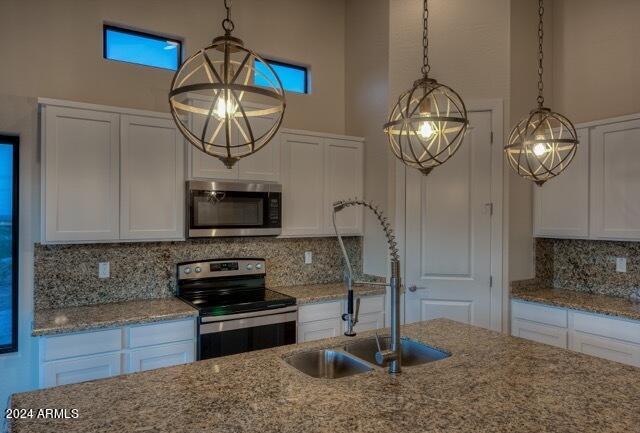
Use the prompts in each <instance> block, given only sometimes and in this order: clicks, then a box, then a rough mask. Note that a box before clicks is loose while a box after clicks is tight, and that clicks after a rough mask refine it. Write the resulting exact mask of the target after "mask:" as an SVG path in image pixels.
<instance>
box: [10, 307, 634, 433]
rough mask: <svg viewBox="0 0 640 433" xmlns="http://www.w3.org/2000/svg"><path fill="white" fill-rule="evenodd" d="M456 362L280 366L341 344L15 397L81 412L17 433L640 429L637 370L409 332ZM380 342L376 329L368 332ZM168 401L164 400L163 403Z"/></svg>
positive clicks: (466, 329)
mask: <svg viewBox="0 0 640 433" xmlns="http://www.w3.org/2000/svg"><path fill="white" fill-rule="evenodd" d="M402 332H403V334H404V335H405V336H408V337H410V338H413V339H415V340H419V341H422V342H424V343H428V344H431V345H433V346H435V347H439V348H442V349H444V350H447V351H449V352H450V353H451V356H450V357H449V358H447V359H444V360H441V361H437V362H433V363H429V364H424V365H420V366H414V367H405V368H404V370H403V372H402V374H400V375H398V376H391V375H389V374H388V373H387V372H386V370H385V369H381V368H375V369H374V370H373V371H370V372H367V373H363V374H359V375H355V376H351V377H347V378H342V379H335V380H323V379H313V378H311V377H309V376H306V375H304V374H303V373H301V372H299V371H297V370H295V369H294V368H293V367H291V366H289V365H288V364H286V363H285V361H284V360H283V357H284V356H287V355H289V354H292V353H295V352H298V351H303V350H309V349H313V348H319V347H331V346H338V345H341V344H342V343H343V342H344V341H345V340H346V339H347V338H348V337H337V338H333V339H330V340H322V341H315V342H309V343H304V344H301V345H295V346H282V347H278V348H274V349H267V350H264V351H259V352H250V353H244V354H239V355H233V356H229V357H224V358H218V359H210V360H205V361H199V362H195V363H192V364H188V365H181V366H176V367H169V368H163V369H159V370H153V371H148V372H144V373H137V374H130V375H126V376H119V377H115V378H110V379H105V380H101V381H94V382H87V383H80V384H75V385H66V386H60V387H57V388H51V389H47V390H40V391H34V392H29V393H21V394H15V395H13V396H12V398H11V401H10V405H11V407H12V408H15V409H19V408H32V409H34V410H36V411H37V409H39V408H52V407H53V408H59V409H65V408H66V409H77V410H78V412H79V418H78V419H54V420H52V419H17V420H11V421H10V428H11V431H12V432H13V433H25V432H29V433H43V432H47V433H52V432H66V433H75V432H78V433H92V432H104V433H106V432H117V433H129V432H142V431H153V432H154V433H162V432H167V433H180V432H185V433H187V432H188V433H204V432H213V433H217V432H220V433H231V432H261V433H271V432H273V433H276V432H277V433H289V432H290V433H304V432H327V433H335V432H362V433H376V432H381V433H382V432H384V433H388V432H403V433H404V432H406V433H412V432H416V433H418V432H420V433H424V432H468V433H482V432H490V433H499V432H504V433H506V432H509V433H511V432H515V431H517V432H531V433H533V432H535V433H539V432H554V433H555V432H559V433H562V432H567V433H568V432H574V433H575V432H580V433H585V432H594V433H596V432H597V433H608V432H611V433H614V432H615V433H620V432H637V431H638V429H639V427H640V411H638V405H637V403H638V395H640V369H637V368H635V367H631V366H627V365H623V364H617V363H614V362H610V361H606V360H603V359H599V358H594V357H590V356H587V355H583V354H580V353H576V352H571V351H567V350H562V349H558V348H554V347H551V346H547V345H542V344H538V343H535V342H532V341H528V340H524V339H519V338H514V337H510V336H508V335H503V334H499V333H496V332H491V331H487V330H484V329H481V328H476V327H472V326H468V325H463V324H460V323H456V322H452V321H449V320H444V319H439V320H433V321H429V322H420V323H415V324H412V325H407V326H404V327H403V329H402ZM363 335H373V331H370V332H367V333H362V334H360V336H363ZM159 397H160V398H159Z"/></svg>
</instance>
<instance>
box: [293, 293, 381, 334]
mask: <svg viewBox="0 0 640 433" xmlns="http://www.w3.org/2000/svg"><path fill="white" fill-rule="evenodd" d="M356 298H357V296H356ZM384 299H385V297H384V295H379V296H365V297H362V298H360V316H359V321H358V323H357V324H356V326H355V331H356V332H362V331H368V330H371V329H380V328H384ZM346 305H347V302H346V301H330V302H319V303H316V304H308V305H302V306H301V307H300V308H299V309H298V343H304V342H307V341H314V340H321V339H323V338H331V337H337V336H339V335H342V334H343V333H344V331H345V329H346V328H345V327H346V323H345V322H344V321H343V320H342V313H343V312H346Z"/></svg>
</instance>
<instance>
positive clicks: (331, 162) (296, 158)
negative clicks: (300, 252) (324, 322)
mask: <svg viewBox="0 0 640 433" xmlns="http://www.w3.org/2000/svg"><path fill="white" fill-rule="evenodd" d="M281 143H282V164H281V168H282V197H283V198H282V207H283V216H282V235H283V236H314V235H321V236H326V235H333V234H335V231H334V229H333V221H332V212H331V204H332V203H333V202H334V201H336V200H340V199H348V198H354V197H358V198H362V191H363V168H362V163H363V147H364V145H363V142H362V139H358V138H348V137H341V138H340V137H335V136H328V135H322V134H317V135H315V134H313V135H312V134H309V135H307V134H304V133H301V132H293V131H291V132H290V131H286V132H283V133H282V141H281ZM362 219H363V217H362V208H357V207H354V208H349V209H345V210H343V211H342V212H340V213H339V214H338V215H337V218H336V223H337V225H338V229H339V230H340V234H344V235H361V234H362V226H363V223H362Z"/></svg>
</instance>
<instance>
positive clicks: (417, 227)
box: [405, 111, 492, 328]
mask: <svg viewBox="0 0 640 433" xmlns="http://www.w3.org/2000/svg"><path fill="white" fill-rule="evenodd" d="M469 120H470V128H469V132H468V134H467V136H466V138H465V140H464V142H463V144H462V145H461V146H460V148H459V149H458V152H457V153H456V154H455V155H454V156H453V157H452V158H451V159H450V160H449V161H448V162H447V163H446V164H444V165H442V166H441V167H438V168H436V169H434V170H433V171H432V172H431V173H430V174H429V175H428V176H424V175H422V174H421V173H420V172H418V171H417V170H412V169H408V170H407V177H406V221H405V229H406V243H405V245H406V251H405V252H406V254H405V266H406V273H405V286H406V287H407V288H408V290H407V291H406V296H405V317H406V323H411V322H416V321H421V320H430V319H435V318H440V317H445V318H449V319H452V320H456V321H459V322H464V323H468V324H473V325H477V326H483V327H486V328H490V327H491V282H490V281H491V213H492V205H491V113H490V112H488V111H486V112H485V111H482V112H475V113H470V114H469Z"/></svg>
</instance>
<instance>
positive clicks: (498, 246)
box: [392, 99, 509, 332]
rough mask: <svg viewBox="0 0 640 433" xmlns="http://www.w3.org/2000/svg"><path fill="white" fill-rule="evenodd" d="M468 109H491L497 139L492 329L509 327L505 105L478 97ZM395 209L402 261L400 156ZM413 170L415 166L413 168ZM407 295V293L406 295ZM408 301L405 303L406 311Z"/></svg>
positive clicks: (493, 177) (403, 211)
mask: <svg viewBox="0 0 640 433" xmlns="http://www.w3.org/2000/svg"><path fill="white" fill-rule="evenodd" d="M466 106H467V111H468V112H481V111H483V112H490V113H491V131H492V132H493V141H492V144H491V202H492V203H493V218H491V276H492V278H493V284H492V287H491V329H492V330H494V331H503V332H504V331H505V325H504V323H506V322H504V321H503V319H504V318H505V317H508V305H509V302H508V298H507V296H508V293H509V291H508V290H507V288H506V287H505V286H504V282H505V281H507V277H506V275H505V274H504V272H505V270H506V269H507V266H506V263H505V260H504V256H503V251H505V250H506V245H505V244H504V242H505V240H506V239H507V236H506V235H505V233H506V230H505V227H504V226H503V221H507V218H506V216H505V214H504V209H505V208H506V207H505V202H506V200H505V195H504V194H505V188H504V185H505V182H506V180H505V170H504V160H503V156H502V153H503V150H502V149H503V145H502V144H503V140H504V129H503V128H504V108H503V100H502V99H478V100H471V101H467V102H466ZM394 164H395V166H394V167H395V204H394V206H392V207H393V208H394V209H395V221H394V226H395V230H396V233H397V237H398V247H399V248H398V250H399V253H400V260H401V263H405V262H406V260H405V259H406V230H405V227H406V218H407V215H406V199H407V197H406V191H407V189H406V180H407V178H406V172H407V166H405V165H404V164H403V163H402V162H400V161H399V160H397V159H396V160H395V162H394ZM410 170H413V169H410ZM400 272H401V275H402V278H403V280H404V281H406V266H404V267H402V269H401V270H400ZM403 299H404V297H403ZM403 302H406V301H403ZM405 307H406V305H403V309H402V311H403V315H404V311H405Z"/></svg>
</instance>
